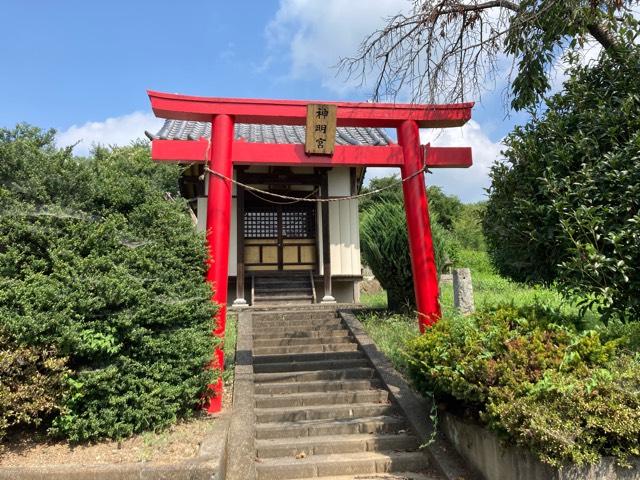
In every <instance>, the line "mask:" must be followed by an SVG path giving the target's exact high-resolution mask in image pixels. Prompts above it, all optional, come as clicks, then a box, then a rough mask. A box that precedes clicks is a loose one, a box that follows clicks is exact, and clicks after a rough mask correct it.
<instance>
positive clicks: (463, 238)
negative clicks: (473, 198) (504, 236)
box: [451, 202, 486, 251]
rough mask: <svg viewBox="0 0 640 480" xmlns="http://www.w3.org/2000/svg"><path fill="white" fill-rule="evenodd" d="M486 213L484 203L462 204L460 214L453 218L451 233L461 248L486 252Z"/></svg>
mask: <svg viewBox="0 0 640 480" xmlns="http://www.w3.org/2000/svg"><path fill="white" fill-rule="evenodd" d="M484 211H485V203H484V202H478V203H470V204H462V205H461V208H460V212H459V213H458V214H457V215H456V216H454V217H453V222H452V225H451V231H452V233H453V236H454V238H455V239H456V241H457V242H458V244H459V245H460V248H466V249H469V250H477V251H484V250H486V242H485V239H484V233H482V218H483V216H484Z"/></svg>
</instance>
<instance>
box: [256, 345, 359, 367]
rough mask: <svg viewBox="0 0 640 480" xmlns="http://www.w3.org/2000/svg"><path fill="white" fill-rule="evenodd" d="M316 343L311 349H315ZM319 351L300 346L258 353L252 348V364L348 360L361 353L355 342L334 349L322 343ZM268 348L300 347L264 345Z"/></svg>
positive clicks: (258, 350)
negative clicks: (288, 350) (326, 347)
mask: <svg viewBox="0 0 640 480" xmlns="http://www.w3.org/2000/svg"><path fill="white" fill-rule="evenodd" d="M317 347H318V346H317V345H316V346H315V347H313V349H316V348H317ZM319 347H321V348H320V349H319V350H320V351H315V352H314V351H311V352H307V351H306V349H307V348H308V347H302V352H297V353H294V352H288V353H287V352H285V353H275V352H273V353H259V352H260V351H261V350H262V349H254V354H253V364H254V365H256V364H258V363H284V362H295V363H297V362H311V361H316V360H347V359H348V360H350V359H353V358H361V357H362V356H363V353H362V352H361V351H359V350H358V344H357V343H342V344H338V347H336V350H332V349H327V350H326V351H325V350H324V347H325V346H324V345H320V346H319ZM266 348H268V349H271V348H275V349H282V348H293V349H300V348H301V347H266Z"/></svg>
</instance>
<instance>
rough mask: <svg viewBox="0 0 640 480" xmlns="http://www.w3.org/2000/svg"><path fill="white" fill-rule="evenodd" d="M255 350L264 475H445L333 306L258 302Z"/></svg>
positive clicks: (331, 479)
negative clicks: (263, 308) (269, 306)
mask: <svg viewBox="0 0 640 480" xmlns="http://www.w3.org/2000/svg"><path fill="white" fill-rule="evenodd" d="M252 354H253V383H254V414H255V422H256V423H255V457H256V464H255V467H256V475H257V478H258V479H259V480H275V479H277V480H284V479H302V478H319V479H322V480H347V479H362V480H365V479H372V480H373V479H387V480H400V479H405V480H410V479H411V480H436V479H440V478H441V477H439V476H437V475H436V474H435V473H434V471H433V470H432V469H431V468H430V467H429V462H428V458H427V456H426V455H425V454H423V453H422V452H420V451H419V449H418V447H419V440H418V438H417V437H416V436H415V435H414V434H413V433H412V432H411V431H410V430H409V427H408V425H407V421H406V419H405V418H404V417H403V416H402V415H401V414H400V412H399V410H398V409H397V408H396V407H395V406H394V405H393V404H392V403H391V402H390V401H389V397H388V392H387V391H386V390H385V389H384V388H383V386H382V382H381V380H380V379H379V378H378V377H377V375H376V372H375V370H374V369H373V368H372V365H371V364H370V362H369V360H368V359H367V358H366V356H365V355H364V353H363V352H361V351H360V350H359V349H358V344H357V343H356V342H355V340H354V339H353V338H352V337H351V336H350V334H349V331H348V330H347V329H346V327H345V326H344V325H343V323H342V321H341V320H340V319H339V318H338V316H337V315H336V313H335V311H330V310H299V311H297V312H296V311H292V310H288V311H287V310H279V311H267V312H260V311H255V312H254V313H253V352H252Z"/></svg>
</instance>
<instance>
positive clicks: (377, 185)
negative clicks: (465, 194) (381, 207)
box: [360, 175, 464, 230]
mask: <svg viewBox="0 0 640 480" xmlns="http://www.w3.org/2000/svg"><path fill="white" fill-rule="evenodd" d="M399 182H400V179H399V177H398V175H388V176H386V177H376V178H372V179H371V180H369V183H368V185H367V186H365V187H363V188H362V193H368V192H372V191H374V190H380V189H384V190H382V191H381V192H378V193H375V194H373V195H369V196H367V197H363V198H362V200H360V211H361V212H363V211H366V210H368V209H369V207H371V206H372V205H375V204H377V203H379V202H381V201H385V200H388V201H394V202H404V200H403V197H402V185H401V183H399ZM427 198H428V200H429V211H430V213H432V214H434V219H435V220H437V221H438V223H439V224H440V225H442V226H443V227H444V228H446V229H447V230H451V229H452V228H453V223H454V222H455V220H456V219H457V218H458V217H459V216H460V215H461V213H462V212H463V210H464V205H463V203H462V202H461V201H460V199H459V198H458V197H456V196H453V195H447V194H446V193H444V192H443V191H442V188H440V187H439V186H437V185H429V186H428V187H427Z"/></svg>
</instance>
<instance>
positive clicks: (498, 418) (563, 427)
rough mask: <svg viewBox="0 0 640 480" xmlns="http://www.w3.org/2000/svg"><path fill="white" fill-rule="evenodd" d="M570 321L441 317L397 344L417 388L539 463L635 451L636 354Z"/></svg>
mask: <svg viewBox="0 0 640 480" xmlns="http://www.w3.org/2000/svg"><path fill="white" fill-rule="evenodd" d="M577 321H578V318H577V317H575V316H568V317H567V316H565V317H563V316H560V315H558V314H556V313H553V312H552V311H551V310H548V309H543V308H537V307H536V308H532V307H529V308H520V309H517V308H515V307H500V308H496V309H494V310H488V311H483V312H480V313H477V314H475V315H472V316H469V317H459V318H458V317H456V318H447V319H443V320H441V321H440V322H438V323H437V324H436V325H435V326H434V327H432V328H430V329H429V330H428V331H427V332H426V333H425V334H424V335H422V336H420V337H416V338H414V339H411V340H410V341H409V342H408V345H407V355H408V364H409V371H410V374H411V376H412V377H413V378H414V380H415V383H416V385H417V386H418V388H420V389H421V390H423V391H424V392H432V393H434V394H435V395H436V396H437V397H438V398H440V399H442V400H445V401H448V402H450V403H451V404H452V405H454V406H456V407H458V408H463V409H464V410H466V411H468V412H472V413H474V414H475V415H477V418H478V419H479V420H481V421H483V422H484V423H486V424H487V425H488V426H489V427H490V428H491V429H492V430H493V431H495V432H497V433H498V434H500V435H501V436H502V437H503V438H505V439H507V440H508V441H510V442H515V443H516V444H518V445H521V446H524V447H526V448H529V449H531V450H533V451H534V452H535V453H537V454H538V456H539V457H540V458H541V459H542V460H543V461H546V462H548V463H551V464H554V465H558V464H560V463H561V462H563V461H572V462H576V463H584V462H594V461H596V460H597V459H598V458H599V456H600V455H612V456H615V457H617V458H618V459H620V461H621V462H624V460H625V459H626V458H627V457H628V456H629V455H638V454H639V453H640V357H639V356H638V355H636V354H633V353H631V352H629V351H627V350H626V349H625V348H624V341H623V340H621V339H612V340H605V339H603V338H604V336H606V334H605V335H603V337H601V333H600V332H598V331H594V330H587V331H583V332H579V331H578V330H577V329H576V328H575V327H574V323H575V322H577Z"/></svg>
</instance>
